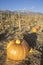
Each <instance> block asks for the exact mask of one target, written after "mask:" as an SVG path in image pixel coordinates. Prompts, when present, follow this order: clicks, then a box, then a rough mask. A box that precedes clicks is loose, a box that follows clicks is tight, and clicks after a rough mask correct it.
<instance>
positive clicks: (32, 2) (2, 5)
mask: <svg viewBox="0 0 43 65" xmlns="http://www.w3.org/2000/svg"><path fill="white" fill-rule="evenodd" d="M0 10H12V11H13V10H29V11H34V12H43V0H0Z"/></svg>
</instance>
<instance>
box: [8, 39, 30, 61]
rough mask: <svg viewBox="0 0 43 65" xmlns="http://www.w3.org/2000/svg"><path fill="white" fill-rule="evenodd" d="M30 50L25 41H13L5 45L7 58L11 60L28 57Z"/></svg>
mask: <svg viewBox="0 0 43 65" xmlns="http://www.w3.org/2000/svg"><path fill="white" fill-rule="evenodd" d="M29 50H30V48H29V46H28V44H27V42H26V41H25V40H22V41H19V40H16V41H15V40H13V41H10V42H9V43H8V45H7V58H9V59H11V60H23V59H25V58H26V56H27V55H28V51H29Z"/></svg>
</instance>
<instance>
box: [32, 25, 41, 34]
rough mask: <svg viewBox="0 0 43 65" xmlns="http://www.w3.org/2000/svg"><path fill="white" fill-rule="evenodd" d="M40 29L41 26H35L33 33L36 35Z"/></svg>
mask: <svg viewBox="0 0 43 65" xmlns="http://www.w3.org/2000/svg"><path fill="white" fill-rule="evenodd" d="M39 29H40V26H35V27H33V28H32V32H34V33H35V32H38V31H39Z"/></svg>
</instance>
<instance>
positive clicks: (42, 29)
mask: <svg viewBox="0 0 43 65" xmlns="http://www.w3.org/2000/svg"><path fill="white" fill-rule="evenodd" d="M1 13H2V14H1ZM0 65H43V14H40V13H34V12H28V13H27V12H23V13H22V12H10V11H7V12H6V11H2V12H1V11H0Z"/></svg>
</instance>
